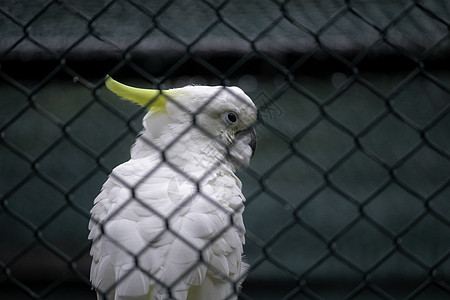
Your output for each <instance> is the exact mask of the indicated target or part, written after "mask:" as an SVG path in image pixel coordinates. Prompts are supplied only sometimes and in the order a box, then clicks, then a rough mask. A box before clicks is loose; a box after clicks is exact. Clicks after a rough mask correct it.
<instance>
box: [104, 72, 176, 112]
mask: <svg viewBox="0 0 450 300" xmlns="http://www.w3.org/2000/svg"><path fill="white" fill-rule="evenodd" d="M105 85H106V87H107V88H108V89H109V90H110V91H111V92H113V93H115V94H116V95H118V96H120V97H122V98H124V99H126V100H129V101H132V102H134V103H137V104H139V105H140V106H142V107H146V108H147V109H148V110H150V111H152V112H154V113H166V112H167V110H166V101H167V99H168V98H174V97H175V96H176V93H177V91H176V90H157V89H141V88H135V87H132V86H128V85H125V84H123V83H120V82H118V81H116V80H114V79H112V78H111V77H109V76H106V80H105Z"/></svg>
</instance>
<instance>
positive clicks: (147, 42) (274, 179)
mask: <svg viewBox="0 0 450 300" xmlns="http://www.w3.org/2000/svg"><path fill="white" fill-rule="evenodd" d="M449 22H450V6H449V4H448V3H447V1H444V0H441V1H439V0H432V1H406V0H405V1H315V0H314V1H313V0H307V1H267V0H265V1H256V0H254V1H246V2H243V1H237V0H235V1H231V0H230V1H206V0H205V1H187V0H184V1H151V2H146V1H137V0H134V1H132V0H129V1H81V0H70V1H69V0H65V1H62V0H61V1H31V2H30V1H0V28H1V30H0V31H1V32H0V299H62V298H65V299H69V298H73V299H95V293H94V292H93V291H91V288H90V285H89V279H88V270H89V265H90V257H89V254H88V251H89V248H90V243H89V241H88V240H87V235H88V230H87V223H88V220H89V210H90V208H91V207H92V201H93V199H94V198H95V196H96V195H97V194H98V192H99V190H100V188H101V185H102V184H103V182H104V181H105V180H106V178H107V175H108V174H109V172H110V170H111V169H112V168H114V167H115V166H116V165H118V164H120V163H121V162H124V161H126V160H127V159H128V158H129V148H130V146H131V145H132V143H133V141H134V137H135V136H136V134H137V133H138V132H139V131H140V129H141V120H142V116H143V113H144V112H143V111H142V110H140V109H139V108H138V107H137V106H134V105H132V104H130V103H128V102H125V101H121V100H120V99H118V97H116V96H115V95H113V94H111V93H110V92H108V91H107V90H106V89H105V88H104V86H103V80H104V77H105V75H106V74H111V75H112V76H114V77H115V78H116V79H119V80H121V81H123V82H125V83H127V84H132V85H136V86H142V87H152V88H172V87H179V86H184V85H186V84H208V85H220V84H226V85H238V86H240V87H241V88H242V89H243V90H244V91H245V92H246V93H247V94H248V95H249V96H250V97H251V98H252V99H253V100H254V101H255V103H256V104H257V106H258V107H259V109H260V115H261V119H260V121H259V123H258V124H257V131H258V139H259V140H258V149H257V153H256V155H255V157H254V159H253V161H252V163H251V166H250V168H249V169H248V170H246V171H243V172H240V173H239V177H240V178H241V179H242V181H243V184H244V192H245V195H246V197H247V199H248V201H247V205H246V206H247V207H246V211H245V215H244V217H245V223H246V227H247V230H248V234H247V243H246V246H245V252H246V257H247V260H248V262H249V263H250V264H251V266H252V268H251V271H250V274H249V276H248V278H247V280H246V282H245V284H244V287H243V294H242V299H404V298H406V299H448V298H449V297H450V219H449V215H450V202H449V196H450V183H449V179H450V171H449V170H450V139H449V131H450V105H449V103H450V84H449V82H450V69H449V66H450V55H449V53H450V51H449V50H450V47H449V46H450V44H449V25H450V24H449Z"/></svg>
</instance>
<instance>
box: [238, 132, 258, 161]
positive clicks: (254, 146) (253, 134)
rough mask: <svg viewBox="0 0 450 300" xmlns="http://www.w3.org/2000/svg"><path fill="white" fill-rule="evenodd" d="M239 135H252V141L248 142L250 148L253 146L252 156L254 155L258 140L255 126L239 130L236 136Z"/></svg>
mask: <svg viewBox="0 0 450 300" xmlns="http://www.w3.org/2000/svg"><path fill="white" fill-rule="evenodd" d="M239 135H248V136H250V142H249V143H248V145H249V146H250V148H252V157H253V155H254V154H255V151H256V141H257V138H256V130H255V127H253V126H250V127H248V128H247V129H244V130H241V131H239V132H237V133H236V137H238V136H239Z"/></svg>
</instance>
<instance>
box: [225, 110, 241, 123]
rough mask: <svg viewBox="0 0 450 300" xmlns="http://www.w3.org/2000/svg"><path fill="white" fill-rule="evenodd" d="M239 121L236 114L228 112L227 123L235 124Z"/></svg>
mask: <svg viewBox="0 0 450 300" xmlns="http://www.w3.org/2000/svg"><path fill="white" fill-rule="evenodd" d="M237 119H238V118H237V115H236V114H235V113H234V112H228V113H226V114H225V121H227V123H229V124H235V123H236V122H237Z"/></svg>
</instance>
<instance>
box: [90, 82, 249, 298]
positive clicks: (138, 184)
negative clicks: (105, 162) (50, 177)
mask: <svg viewBox="0 0 450 300" xmlns="http://www.w3.org/2000/svg"><path fill="white" fill-rule="evenodd" d="M106 86H107V87H108V88H109V89H110V90H111V91H112V92H114V93H116V94H117V95H118V96H120V97H122V98H124V99H127V100H131V101H133V102H136V103H138V104H139V105H141V106H144V107H146V108H147V110H148V112H147V114H146V115H145V116H144V119H143V126H144V129H143V131H142V133H141V135H139V136H138V138H137V140H136V143H135V144H134V146H133V147H132V149H131V159H130V160H129V161H127V162H125V163H123V164H121V165H119V166H117V167H116V168H115V169H114V170H113V171H112V173H111V174H110V176H109V178H108V180H107V181H106V182H105V184H104V185H103V188H102V190H101V193H100V194H99V195H98V196H97V198H95V200H94V207H93V208H92V210H91V220H90V223H89V229H90V234H89V239H91V240H92V242H93V243H92V248H91V255H92V257H93V260H92V265H91V274H90V278H91V281H92V285H93V287H94V288H95V289H96V291H97V297H98V299H108V300H109V299H115V300H119V299H121V300H125V299H127V300H128V299H133V300H141V299H151V300H153V299H158V300H162V299H177V300H185V299H192V300H194V299H195V300H202V299H208V300H221V299H237V291H238V289H239V286H240V283H241V282H242V280H243V278H244V277H245V273H246V270H247V265H246V263H245V262H243V261H242V255H243V244H244V233H245V229H244V223H243V220H242V211H243V209H244V206H243V202H244V201H245V198H244V196H243V194H242V191H241V181H240V180H239V179H238V178H237V177H236V175H235V173H234V172H235V171H236V170H237V169H238V168H241V167H244V166H246V165H248V163H249V161H250V158H251V157H252V155H253V152H254V150H255V144H256V135H255V131H254V129H253V127H252V125H253V123H255V121H256V116H257V113H256V108H255V105H254V104H253V102H252V101H251V99H250V98H249V97H248V96H247V95H246V94H245V93H244V92H243V91H242V90H241V89H239V88H237V87H224V86H186V87H183V88H176V89H170V90H162V91H161V90H152V89H139V88H134V87H130V86H127V85H124V84H121V83H119V82H117V81H115V80H113V79H112V78H110V77H107V79H106Z"/></svg>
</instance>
